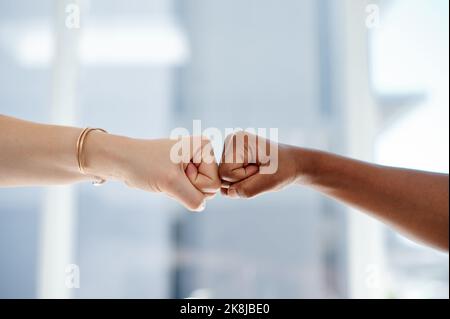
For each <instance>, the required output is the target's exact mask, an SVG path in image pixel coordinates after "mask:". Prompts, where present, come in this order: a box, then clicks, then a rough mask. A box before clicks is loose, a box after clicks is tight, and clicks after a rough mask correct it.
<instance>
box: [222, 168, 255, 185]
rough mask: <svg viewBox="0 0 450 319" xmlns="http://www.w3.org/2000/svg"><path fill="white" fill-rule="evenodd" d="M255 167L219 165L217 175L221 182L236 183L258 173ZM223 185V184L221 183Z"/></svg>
mask: <svg viewBox="0 0 450 319" xmlns="http://www.w3.org/2000/svg"><path fill="white" fill-rule="evenodd" d="M258 171H259V167H258V166H257V165H253V164H250V165H247V166H243V164H221V166H220V167H219V175H220V178H221V179H222V181H224V182H227V183H236V182H239V181H241V180H244V179H246V178H248V177H250V176H252V175H255V174H256V173H258ZM222 184H223V183H222Z"/></svg>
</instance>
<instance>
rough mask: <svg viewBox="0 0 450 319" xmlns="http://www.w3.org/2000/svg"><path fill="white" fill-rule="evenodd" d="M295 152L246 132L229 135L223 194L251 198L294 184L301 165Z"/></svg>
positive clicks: (222, 170)
mask: <svg viewBox="0 0 450 319" xmlns="http://www.w3.org/2000/svg"><path fill="white" fill-rule="evenodd" d="M294 152H295V148H293V147H291V146H288V145H283V144H277V143H275V142H273V141H270V140H267V139H265V138H262V137H260V136H257V135H253V134H250V133H247V132H243V131H241V132H237V133H234V134H231V135H229V136H228V137H227V138H226V140H225V144H224V150H223V154H222V160H221V163H220V165H219V175H220V178H221V180H222V189H221V192H222V194H224V195H226V196H229V197H231V198H239V197H241V198H251V197H254V196H256V195H259V194H261V193H264V192H268V191H276V190H280V189H282V188H284V187H285V186H287V185H289V184H291V183H293V182H294V181H296V179H297V176H298V165H299V163H298V160H296V158H295V154H294Z"/></svg>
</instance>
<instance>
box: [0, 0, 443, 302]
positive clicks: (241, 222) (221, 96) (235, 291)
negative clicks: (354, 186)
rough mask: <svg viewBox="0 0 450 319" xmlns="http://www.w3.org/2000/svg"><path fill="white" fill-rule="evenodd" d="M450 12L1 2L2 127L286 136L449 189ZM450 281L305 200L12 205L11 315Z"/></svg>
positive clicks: (57, 190) (309, 197)
mask: <svg viewBox="0 0 450 319" xmlns="http://www.w3.org/2000/svg"><path fill="white" fill-rule="evenodd" d="M448 6H449V2H448V1H446V0H431V1H430V0H379V1H377V0H372V1H363V0H282V1H279V0H226V1H225V0H95V1H94V0H91V1H87V0H86V1H75V0H73V1H69V0H39V1H35V0H15V1H10V0H0V113H2V114H6V115H10V116H15V117H20V118H23V119H28V120H32V121H38V122H46V123H58V124H66V125H76V126H79V127H84V126H93V127H102V128H105V129H107V130H108V131H110V132H113V133H115V134H124V135H129V136H134V137H140V138H155V137H166V136H168V135H169V134H170V131H171V130H172V129H173V128H175V127H186V128H188V129H190V130H191V129H192V121H193V120H196V119H198V120H201V121H202V126H203V128H207V127H217V128H219V129H220V130H221V131H222V132H223V130H224V129H225V128H237V127H241V128H247V127H255V128H259V127H261V128H270V127H274V128H278V130H279V139H280V141H282V142H284V143H291V144H295V145H299V146H307V147H314V148H319V149H323V150H328V151H332V152H336V153H339V154H343V155H347V156H351V157H354V158H358V159H362V160H368V161H375V162H378V163H382V164H388V165H395V166H402V167H410V168H417V169H425V170H431V171H437V172H444V173H448V168H449V140H448V138H449V123H448V121H449V119H448V118H449V90H448V86H449V73H448V70H449V65H448V61H449V59H448V57H449V46H448V38H449V34H448V33H449V17H448V14H449V7H448ZM78 13H79V15H78ZM77 17H79V21H78V20H77ZM78 22H79V24H78ZM0 151H1V150H0ZM216 152H218V153H220V152H221V150H220V149H218V150H216ZM0 171H1V169H0ZM448 274H449V258H448V255H447V254H443V253H440V252H437V251H434V250H432V249H430V248H426V247H423V246H420V245H418V244H416V243H413V242H411V241H409V240H408V239H405V238H404V237H402V236H400V235H397V234H396V233H394V232H392V231H391V230H389V229H388V228H387V227H385V226H383V225H382V224H380V223H378V222H376V221H375V220H373V219H371V218H369V217H367V216H365V215H363V214H361V213H360V212H357V211H354V210H351V209H348V208H346V207H345V206H343V205H341V204H338V203H336V202H334V201H332V200H329V199H327V198H325V197H323V196H321V195H319V194H317V193H315V192H313V191H310V190H307V189H302V188H290V189H288V190H286V191H284V192H281V193H276V194H270V195H265V196H261V197H259V198H257V199H254V200H249V201H230V200H225V199H223V198H221V197H220V196H218V197H217V198H216V199H215V200H213V201H211V202H210V203H209V205H208V206H207V209H206V210H205V211H204V212H203V213H201V214H190V213H188V212H187V211H186V210H184V209H183V208H182V207H181V206H180V205H178V204H177V203H175V202H172V201H171V200H169V199H166V198H165V197H164V196H162V195H155V194H147V193H144V192H141V191H137V190H131V189H127V188H126V187H125V186H123V185H120V184H116V183H108V184H106V185H104V186H103V187H100V188H93V187H92V186H91V185H89V184H88V183H86V184H82V185H76V186H72V187H50V188H40V189H38V188H17V189H1V190H0V297H2V298H49V297H57V298H186V297H206V298H207V297H209V298H448V297H449V278H448ZM73 276H76V277H75V278H78V279H79V280H75V282H76V283H77V284H76V285H75V287H74V286H73V285H72V286H71V285H70V284H69V285H68V280H69V283H70V282H72V283H73V281H70V278H72V279H73V278H74V277H73ZM78 283H79V285H78Z"/></svg>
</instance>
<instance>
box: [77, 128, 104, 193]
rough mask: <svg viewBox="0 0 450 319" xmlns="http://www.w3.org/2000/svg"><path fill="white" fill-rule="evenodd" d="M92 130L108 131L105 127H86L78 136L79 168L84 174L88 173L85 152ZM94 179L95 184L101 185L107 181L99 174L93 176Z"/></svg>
mask: <svg viewBox="0 0 450 319" xmlns="http://www.w3.org/2000/svg"><path fill="white" fill-rule="evenodd" d="M92 131H100V132H103V133H108V132H107V131H105V130H104V129H101V128H90V127H86V128H85V129H84V130H83V131H81V133H80V136H78V140H77V161H78V169H79V170H80V173H81V174H83V175H87V174H86V172H85V169H84V166H85V154H84V145H85V141H86V137H87V136H88V134H89V133H90V132H92ZM92 177H93V178H94V180H93V181H92V184H93V185H101V184H104V183H105V182H106V181H105V180H104V179H103V178H100V177H98V176H92Z"/></svg>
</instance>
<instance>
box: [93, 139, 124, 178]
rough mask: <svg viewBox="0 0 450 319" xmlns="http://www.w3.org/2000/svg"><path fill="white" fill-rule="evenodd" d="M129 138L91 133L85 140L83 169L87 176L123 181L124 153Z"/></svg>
mask: <svg viewBox="0 0 450 319" xmlns="http://www.w3.org/2000/svg"><path fill="white" fill-rule="evenodd" d="M131 140H132V139H130V138H126V137H123V136H117V135H112V134H107V133H103V132H99V131H93V132H91V133H90V134H89V136H88V137H87V139H86V146H85V158H86V162H85V167H84V170H85V172H86V174H87V175H89V176H96V177H100V178H102V179H104V180H120V181H123V180H124V178H125V174H126V169H125V168H126V153H125V151H124V150H126V149H128V147H129V144H130V143H131Z"/></svg>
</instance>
